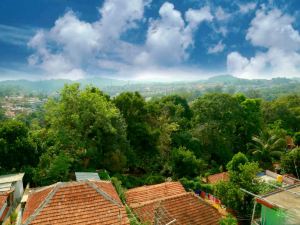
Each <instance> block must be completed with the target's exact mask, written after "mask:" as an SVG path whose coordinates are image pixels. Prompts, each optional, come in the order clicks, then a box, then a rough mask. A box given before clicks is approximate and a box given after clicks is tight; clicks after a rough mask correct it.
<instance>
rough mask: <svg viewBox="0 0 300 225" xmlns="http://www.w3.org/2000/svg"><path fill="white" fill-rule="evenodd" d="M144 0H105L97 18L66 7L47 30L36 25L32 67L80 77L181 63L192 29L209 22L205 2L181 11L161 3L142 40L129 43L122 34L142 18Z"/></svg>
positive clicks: (166, 3) (61, 75) (32, 45)
mask: <svg viewBox="0 0 300 225" xmlns="http://www.w3.org/2000/svg"><path fill="white" fill-rule="evenodd" d="M149 2H150V1H149V0H132V1H124V0H105V2H104V3H103V6H102V7H101V8H100V9H99V14H100V19H99V20H96V21H94V22H86V21H83V20H80V19H79V18H78V16H77V15H76V14H75V13H74V12H72V11H69V12H67V13H65V14H64V15H63V16H62V17H60V18H58V19H57V20H56V22H55V24H54V26H53V27H52V28H51V29H50V30H40V31H38V32H37V33H36V34H35V36H34V37H33V38H32V39H31V40H30V42H29V43H28V46H29V47H31V48H32V49H33V50H34V53H33V54H32V55H31V56H30V57H29V58H28V62H29V64H30V65H31V66H35V67H38V68H40V69H42V70H44V71H45V72H46V74H47V76H53V77H55V78H69V79H70V78H71V79H72V78H73V79H78V78H82V77H84V76H85V75H86V74H88V73H89V72H91V71H102V72H103V71H107V70H109V71H111V70H113V71H116V72H120V71H121V72H122V71H123V72H124V71H125V70H129V69H130V68H135V69H140V68H142V67H144V68H159V67H165V66H168V65H171V64H172V65H174V64H178V63H181V62H182V61H183V60H185V59H186V58H187V57H188V49H189V48H191V47H192V46H193V43H194V40H193V34H194V32H195V31H196V29H197V28H198V26H199V25H200V24H201V23H202V22H204V21H212V20H213V16H212V14H211V13H210V8H209V7H203V8H200V9H188V10H187V11H186V12H185V14H184V15H182V14H181V12H180V11H178V10H176V9H175V7H174V5H173V4H171V3H169V2H165V3H164V4H163V5H162V6H161V8H160V9H159V18H157V19H150V20H149V22H148V23H149V27H148V31H147V37H146V41H145V44H142V45H138V44H132V43H129V42H126V41H124V40H122V35H123V34H124V33H125V32H127V31H128V30H130V29H134V28H136V27H137V26H138V25H139V23H145V21H146V20H145V18H144V9H145V7H147V6H148V5H149Z"/></svg>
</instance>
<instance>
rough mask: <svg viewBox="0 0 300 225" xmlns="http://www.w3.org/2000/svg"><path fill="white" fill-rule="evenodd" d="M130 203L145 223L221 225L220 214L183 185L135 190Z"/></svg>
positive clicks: (159, 185) (130, 195) (128, 196)
mask: <svg viewBox="0 0 300 225" xmlns="http://www.w3.org/2000/svg"><path fill="white" fill-rule="evenodd" d="M126 201H127V203H128V204H129V206H130V207H131V208H132V210H133V212H134V213H135V214H136V215H137V217H138V218H139V219H140V220H141V221H142V222H145V223H147V222H150V223H151V224H154V222H155V218H156V219H159V223H158V224H167V223H169V222H171V221H173V220H176V221H175V223H172V224H182V225H192V224H193V225H198V224H199V225H200V224H201V225H212V224H216V225H217V224H219V222H218V221H219V220H220V218H221V215H220V213H219V212H218V211H217V210H216V209H215V208H213V207H212V206H210V205H209V204H208V203H206V202H205V201H203V200H202V199H200V198H199V197H197V196H196V195H194V194H193V193H190V192H186V191H185V190H184V188H183V186H182V185H181V184H180V183H179V182H166V183H162V184H158V185H151V186H144V187H139V188H133V189H130V190H128V191H127V192H126Z"/></svg>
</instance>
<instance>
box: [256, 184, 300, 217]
mask: <svg viewBox="0 0 300 225" xmlns="http://www.w3.org/2000/svg"><path fill="white" fill-rule="evenodd" d="M264 200H265V201H266V203H267V204H264V205H266V206H268V205H270V206H274V207H277V208H281V209H284V210H286V211H288V212H289V213H290V214H292V215H297V216H298V217H297V218H298V219H299V220H300V185H294V186H291V187H288V188H285V189H284V190H276V191H274V192H271V193H269V194H267V195H265V196H264V197H263V198H262V199H261V200H260V203H263V201H264Z"/></svg>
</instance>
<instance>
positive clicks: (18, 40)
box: [0, 24, 35, 46]
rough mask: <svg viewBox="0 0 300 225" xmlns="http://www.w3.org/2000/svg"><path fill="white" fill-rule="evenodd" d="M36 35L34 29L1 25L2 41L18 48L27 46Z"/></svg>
mask: <svg viewBox="0 0 300 225" xmlns="http://www.w3.org/2000/svg"><path fill="white" fill-rule="evenodd" d="M34 33H35V30H34V28H32V27H14V26H8V25H4V24H0V41H1V42H4V43H8V44H11V45H17V46H26V43H27V42H28V40H30V38H31V37H32V35H33V34H34Z"/></svg>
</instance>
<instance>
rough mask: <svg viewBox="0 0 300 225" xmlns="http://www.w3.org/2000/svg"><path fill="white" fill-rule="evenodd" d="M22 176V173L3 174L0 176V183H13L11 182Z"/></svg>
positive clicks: (20, 178)
mask: <svg viewBox="0 0 300 225" xmlns="http://www.w3.org/2000/svg"><path fill="white" fill-rule="evenodd" d="M23 177H24V173H17V174H7V175H3V176H0V184H4V183H13V182H16V181H19V180H22V179H23Z"/></svg>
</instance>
